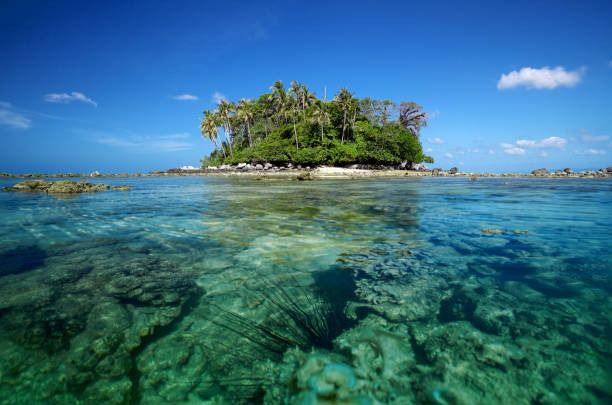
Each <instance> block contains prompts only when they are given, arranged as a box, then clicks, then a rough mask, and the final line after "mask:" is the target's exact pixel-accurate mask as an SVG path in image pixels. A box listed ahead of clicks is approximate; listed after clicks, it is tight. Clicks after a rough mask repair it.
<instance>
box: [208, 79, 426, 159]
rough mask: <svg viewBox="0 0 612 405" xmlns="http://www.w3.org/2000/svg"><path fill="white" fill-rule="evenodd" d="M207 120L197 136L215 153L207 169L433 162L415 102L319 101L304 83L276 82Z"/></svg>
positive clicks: (223, 103) (346, 94)
mask: <svg viewBox="0 0 612 405" xmlns="http://www.w3.org/2000/svg"><path fill="white" fill-rule="evenodd" d="M203 114H204V115H203V118H202V121H201V125H200V130H201V132H202V135H203V136H204V137H205V138H207V139H210V140H211V141H212V142H213V144H214V146H215V149H214V150H213V152H212V153H211V154H210V155H208V156H205V157H204V158H203V159H202V162H201V163H202V167H203V168H215V167H218V166H222V165H235V164H239V163H244V162H249V163H250V164H254V165H256V164H261V163H268V164H275V165H286V164H292V165H304V166H320V165H329V166H348V165H354V164H360V165H369V166H372V167H376V166H379V167H384V166H393V167H397V166H402V168H414V167H415V166H416V165H418V164H419V163H422V162H426V163H433V159H432V158H431V157H430V156H427V155H425V154H424V153H423V148H422V145H421V142H420V140H419V132H420V130H421V128H423V127H424V126H425V125H426V124H427V113H426V112H424V111H423V108H422V107H421V106H420V105H418V104H417V103H415V102H412V101H402V102H399V103H395V102H393V101H391V100H375V99H372V98H369V97H366V98H362V99H359V98H356V97H354V95H353V93H351V92H350V91H349V90H348V89H346V88H342V89H340V91H339V92H338V93H337V94H336V95H335V96H334V97H333V98H332V99H331V100H329V101H328V100H327V96H324V97H323V99H322V100H321V99H319V98H317V97H316V96H315V94H314V93H313V92H311V91H310V90H309V89H308V87H307V86H305V85H304V84H302V83H300V82H297V81H292V82H291V85H290V87H289V88H288V89H286V88H285V86H284V84H283V82H282V81H280V80H279V81H276V82H275V83H274V84H273V85H272V86H271V87H270V92H268V93H264V94H262V95H260V96H259V97H258V98H257V99H254V100H249V99H244V98H243V99H241V100H240V101H238V102H232V101H229V100H225V99H222V100H219V102H218V104H217V108H216V109H215V110H214V111H211V110H204V113H203Z"/></svg>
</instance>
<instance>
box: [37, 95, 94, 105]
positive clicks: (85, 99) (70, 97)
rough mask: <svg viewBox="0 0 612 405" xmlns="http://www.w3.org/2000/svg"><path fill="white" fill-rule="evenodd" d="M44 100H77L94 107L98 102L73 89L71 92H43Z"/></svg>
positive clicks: (64, 102)
mask: <svg viewBox="0 0 612 405" xmlns="http://www.w3.org/2000/svg"><path fill="white" fill-rule="evenodd" d="M45 101H46V102H48V103H62V104H68V103H71V102H73V101H79V102H81V103H85V104H91V105H93V106H94V107H97V106H98V103H96V102H95V101H93V100H92V99H91V98H89V97H87V96H86V95H85V94H83V93H79V92H78V91H73V92H72V93H49V94H45Z"/></svg>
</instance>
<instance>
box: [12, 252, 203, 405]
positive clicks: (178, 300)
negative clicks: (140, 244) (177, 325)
mask: <svg viewBox="0 0 612 405" xmlns="http://www.w3.org/2000/svg"><path fill="white" fill-rule="evenodd" d="M96 252H97V250H96V249H95V248H93V249H92V250H91V251H88V250H87V249H85V250H78V251H73V250H72V249H70V247H65V248H61V247H60V248H57V249H56V250H54V251H52V252H48V253H49V256H48V258H47V259H46V261H47V267H43V268H40V269H33V270H30V271H29V272H27V273H17V274H11V275H7V276H5V277H4V278H3V283H2V284H0V297H1V298H0V315H1V316H0V347H2V349H0V357H2V358H5V359H8V358H9V357H10V358H11V359H12V360H10V361H11V362H12V363H13V364H15V367H14V368H12V369H11V370H7V368H6V367H5V368H4V369H3V374H0V375H1V376H2V384H0V398H2V397H4V398H10V397H13V396H14V395H16V394H17V393H18V394H19V395H20V397H21V398H23V400H24V402H28V403H40V402H45V403H47V402H49V403H111V404H113V403H114V404H123V403H132V402H137V401H138V398H137V396H138V395H140V394H139V393H138V385H139V380H140V377H139V373H138V369H137V367H136V361H135V357H136V356H137V354H138V353H140V352H141V351H142V350H143V349H145V348H146V347H147V345H148V344H150V343H151V342H153V341H155V340H156V339H157V338H158V336H159V335H160V334H161V335H163V334H165V333H166V332H165V329H166V328H168V327H169V326H170V325H171V324H172V322H174V321H176V320H178V319H180V318H181V317H182V316H184V312H185V311H187V310H189V305H188V301H189V300H190V299H191V298H192V297H195V296H197V295H198V293H199V292H200V291H199V289H198V288H197V287H196V285H195V283H194V281H193V275H192V274H190V273H189V272H186V271H179V270H178V268H177V266H176V265H174V264H173V263H171V262H169V261H166V260H163V259H157V258H153V257H149V256H148V255H138V256H136V257H135V256H134V255H130V256H125V257H124V258H123V259H121V256H122V254H121V253H118V254H117V255H118V256H119V257H120V259H119V261H116V262H114V263H115V264H114V265H113V264H112V263H109V262H108V261H105V260H103V259H99V258H97V257H96ZM57 257H61V261H62V262H64V263H65V262H70V263H72V264H70V265H67V266H55V267H52V268H53V271H45V270H44V269H48V268H49V266H53V264H54V263H55V258H57ZM82 258H87V260H85V261H83V260H82ZM15 292H17V293H15ZM7 356H9V357H7ZM3 363H4V364H5V366H6V361H4V362H3ZM28 381H30V382H31V381H37V384H36V386H31V385H29V384H28ZM5 390H10V391H11V393H10V394H9V393H8V391H5ZM0 403H4V402H3V401H2V400H0Z"/></svg>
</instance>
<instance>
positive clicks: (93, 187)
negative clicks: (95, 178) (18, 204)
mask: <svg viewBox="0 0 612 405" xmlns="http://www.w3.org/2000/svg"><path fill="white" fill-rule="evenodd" d="M105 190H119V191H128V190H130V186H109V185H108V184H94V183H88V182H86V181H72V180H60V181H45V180H27V181H24V182H21V183H17V184H15V185H14V186H12V187H5V188H3V191H30V192H43V193H50V194H78V193H94V192H98V191H105Z"/></svg>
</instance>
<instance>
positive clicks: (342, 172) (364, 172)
mask: <svg viewBox="0 0 612 405" xmlns="http://www.w3.org/2000/svg"><path fill="white" fill-rule="evenodd" d="M155 176H241V177H242V176H247V177H263V178H294V179H298V180H311V179H317V178H361V177H403V176H413V177H422V176H430V177H467V178H469V179H470V180H476V179H478V178H479V177H519V178H532V177H540V178H542V177H543V178H605V177H612V167H607V168H602V169H599V170H587V171H574V170H572V169H570V168H565V169H563V170H555V171H549V170H548V169H545V168H541V169H536V170H533V171H532V172H531V173H493V172H483V173H473V172H462V171H460V170H459V169H458V168H457V167H452V168H450V169H448V170H445V169H441V168H434V169H428V168H425V167H423V166H419V165H416V166H413V167H410V168H408V167H401V166H400V167H380V166H376V167H375V166H370V165H352V166H349V167H328V166H320V167H314V168H311V167H308V166H306V167H302V166H300V165H298V166H294V165H292V164H291V163H289V164H286V165H279V166H276V165H273V164H271V163H266V164H249V163H239V164H238V165H233V166H230V165H223V166H220V167H208V168H204V169H169V170H162V171H153V172H148V173H100V172H97V171H95V172H92V173H25V174H12V173H0V178H17V179H38V178H83V177H94V178H95V177H100V178H114V177H118V178H125V177H155Z"/></svg>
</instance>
